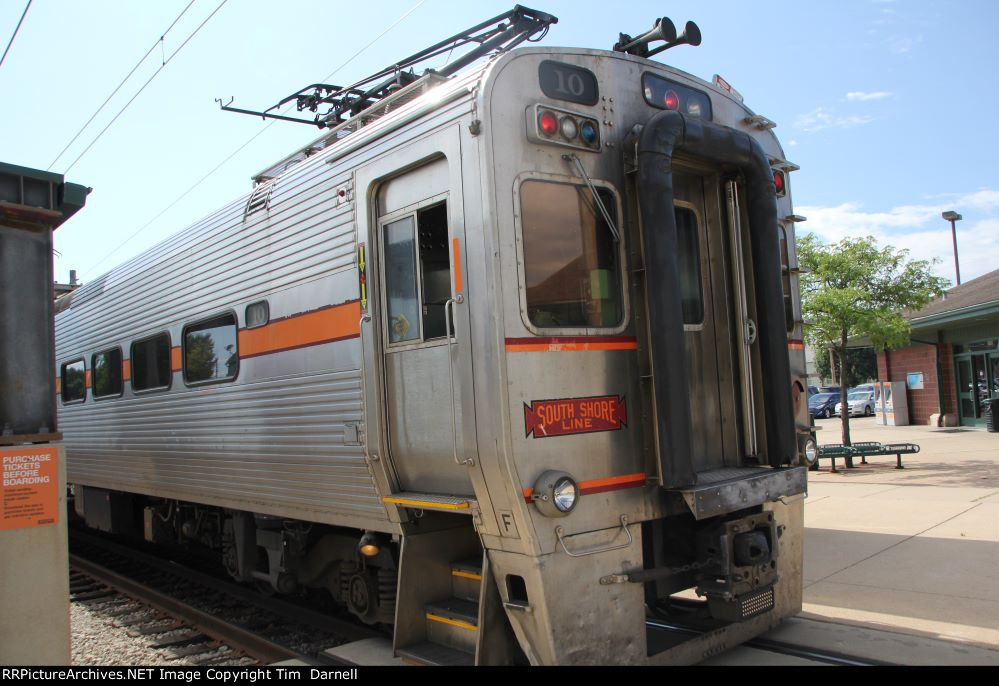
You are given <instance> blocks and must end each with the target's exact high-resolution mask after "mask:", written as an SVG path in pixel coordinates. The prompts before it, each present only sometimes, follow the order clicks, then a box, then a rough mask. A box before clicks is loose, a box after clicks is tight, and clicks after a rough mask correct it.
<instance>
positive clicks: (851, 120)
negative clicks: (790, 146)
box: [794, 107, 874, 131]
mask: <svg viewBox="0 0 999 686" xmlns="http://www.w3.org/2000/svg"><path fill="white" fill-rule="evenodd" d="M872 121H874V117H867V116H863V117H859V116H850V117H843V116H839V115H837V114H834V113H832V112H830V111H828V110H827V109H825V108H824V107H817V108H815V109H814V110H812V111H811V112H808V113H806V114H802V115H799V116H798V118H797V119H796V120H795V122H794V126H795V128H798V129H801V130H802V131H822V130H823V129H848V128H852V127H854V126H863V125H864V124H869V123H871V122H872Z"/></svg>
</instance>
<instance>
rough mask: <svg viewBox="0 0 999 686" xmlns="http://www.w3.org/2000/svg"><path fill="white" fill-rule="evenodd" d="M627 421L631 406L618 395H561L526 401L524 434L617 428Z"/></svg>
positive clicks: (559, 433)
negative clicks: (575, 396) (583, 396)
mask: <svg viewBox="0 0 999 686" xmlns="http://www.w3.org/2000/svg"><path fill="white" fill-rule="evenodd" d="M627 425H628V406H627V403H626V401H625V399H624V398H623V397H621V396H617V395H601V396H593V397H590V398H559V399H557V400H534V401H532V402H531V404H530V405H528V404H527V403H524V429H525V431H526V433H525V437H527V436H530V435H532V434H533V435H534V437H535V438H548V437H549V436H570V435H572V434H588V433H596V432H598V431H617V430H619V429H620V428H621V427H623V426H627Z"/></svg>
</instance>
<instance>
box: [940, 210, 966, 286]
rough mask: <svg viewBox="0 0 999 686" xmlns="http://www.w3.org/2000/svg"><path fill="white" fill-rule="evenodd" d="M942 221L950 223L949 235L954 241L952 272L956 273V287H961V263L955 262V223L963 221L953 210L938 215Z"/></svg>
mask: <svg viewBox="0 0 999 686" xmlns="http://www.w3.org/2000/svg"><path fill="white" fill-rule="evenodd" d="M940 216H941V217H943V218H944V219H946V220H947V221H949V222H950V235H951V238H952V239H953V241H954V271H955V272H957V285H958V286H960V285H961V263H960V262H958V260H957V221H958V220H960V219H963V217H962V216H961V215H959V214H958V213H957V212H955V211H954V210H948V211H947V212H944V213H943V214H941V215H940Z"/></svg>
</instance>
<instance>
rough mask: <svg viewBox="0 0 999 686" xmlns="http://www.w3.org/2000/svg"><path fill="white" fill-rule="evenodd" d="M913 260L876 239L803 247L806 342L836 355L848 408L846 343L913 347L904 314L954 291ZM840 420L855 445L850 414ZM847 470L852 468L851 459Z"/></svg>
mask: <svg viewBox="0 0 999 686" xmlns="http://www.w3.org/2000/svg"><path fill="white" fill-rule="evenodd" d="M908 257H909V251H908V250H896V249H895V248H893V247H891V246H886V247H884V248H879V247H878V245H877V241H876V240H875V239H874V238H873V237H871V236H868V237H867V238H844V239H843V240H841V241H840V242H839V243H835V244H832V245H825V244H823V243H821V242H819V240H818V239H817V238H816V237H815V236H814V234H808V235H806V236H804V237H803V238H802V239H801V240H800V241H799V242H798V263H799V264H800V265H801V268H802V271H803V274H802V278H801V309H802V314H803V316H804V319H805V321H806V322H808V325H807V326H806V328H805V337H806V338H807V339H808V342H809V343H811V344H812V345H813V346H814V347H815V349H816V350H829V349H832V350H833V351H835V353H836V358H837V359H838V361H839V369H840V379H841V383H840V402H842V403H843V407H844V408H848V407H849V405H848V404H847V402H846V391H847V384H846V383H844V382H843V381H845V380H849V378H850V374H849V365H848V363H847V360H848V357H847V347H846V346H847V342H848V341H849V340H850V339H851V338H866V339H867V340H869V341H870V342H871V344H872V345H873V346H874V348H875V350H885V349H886V348H898V347H902V346H905V345H908V344H909V334H910V332H911V329H910V327H909V322H908V321H907V320H906V319H905V317H904V316H903V312H905V311H906V310H918V309H920V308H921V307H923V306H924V305H926V304H927V303H928V302H930V300H932V299H933V298H935V297H937V296H939V295H941V294H942V293H943V291H944V288H946V287H947V286H948V285H949V282H948V281H947V280H946V279H942V278H940V277H938V276H933V275H932V274H931V273H930V268H931V267H932V265H933V263H932V262H928V261H926V260H911V261H910V260H909V259H908ZM844 367H846V369H844ZM841 414H842V426H843V444H844V445H850V412H849V411H848V410H846V411H844V412H842V413H841ZM847 466H853V465H852V460H850V459H849V458H847Z"/></svg>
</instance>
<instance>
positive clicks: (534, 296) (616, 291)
mask: <svg viewBox="0 0 999 686" xmlns="http://www.w3.org/2000/svg"><path fill="white" fill-rule="evenodd" d="M597 192H598V193H599V194H600V199H601V200H602V201H603V204H604V206H605V207H606V208H607V210H608V211H609V212H610V213H611V218H612V220H614V219H615V217H614V210H615V207H616V205H615V202H614V196H613V194H611V193H610V191H607V190H603V189H601V190H598V191H597ZM594 200H595V199H594V197H593V194H592V193H591V192H590V190H589V189H588V188H586V187H585V186H577V185H573V184H567V183H554V182H550V181H526V182H524V183H523V184H522V185H521V187H520V203H521V216H522V224H523V226H522V230H523V240H524V277H525V280H526V287H527V288H526V291H527V292H526V300H527V318H528V319H529V320H530V322H531V323H532V324H533V325H534V326H537V327H539V328H552V327H562V328H566V327H592V328H609V327H614V326H617V325H618V324H620V323H621V320H622V317H623V307H622V299H621V272H620V265H619V261H618V244H617V243H616V242H615V241H614V236H613V234H612V233H611V230H610V227H608V226H607V222H606V221H604V218H603V216H602V214H601V212H600V209H599V208H598V207H597V205H596V202H595V201H594Z"/></svg>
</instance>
